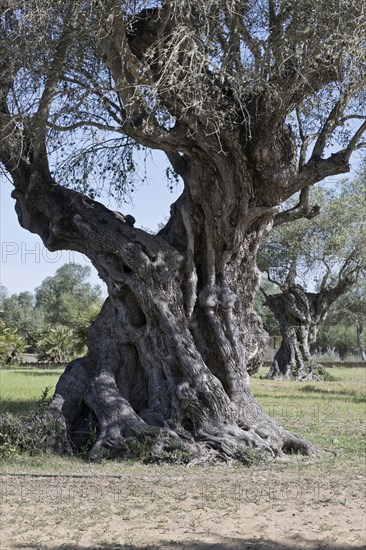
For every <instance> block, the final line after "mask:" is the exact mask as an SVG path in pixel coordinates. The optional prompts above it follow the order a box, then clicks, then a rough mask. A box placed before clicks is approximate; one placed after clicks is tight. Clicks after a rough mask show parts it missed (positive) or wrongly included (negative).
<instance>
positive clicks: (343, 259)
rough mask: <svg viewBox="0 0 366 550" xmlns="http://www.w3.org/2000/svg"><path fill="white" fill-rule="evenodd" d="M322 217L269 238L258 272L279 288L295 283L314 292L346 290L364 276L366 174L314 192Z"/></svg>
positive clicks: (289, 226)
mask: <svg viewBox="0 0 366 550" xmlns="http://www.w3.org/2000/svg"><path fill="white" fill-rule="evenodd" d="M311 197H312V205H313V206H312V208H314V209H320V214H319V215H317V216H316V217H315V218H314V219H312V220H311V221H309V220H306V219H302V220H297V221H295V222H294V223H290V224H284V225H279V226H278V227H275V228H274V229H273V230H272V231H271V233H270V234H269V236H268V238H267V240H266V241H265V243H264V244H263V246H262V248H261V251H260V255H259V266H260V268H261V269H262V270H263V271H265V272H266V273H267V275H268V279H269V280H270V281H271V282H272V283H274V284H276V285H278V286H281V285H285V284H286V283H295V282H296V283H299V284H301V286H303V287H304V288H305V290H309V291H315V292H318V291H320V290H322V289H323V288H328V289H329V288H332V287H333V286H334V287H335V286H336V285H337V284H340V283H341V282H342V281H343V282H345V281H348V282H349V284H352V283H353V284H354V283H355V282H357V280H358V278H359V277H361V276H365V270H366V170H365V169H364V170H363V171H362V172H361V173H360V175H359V176H358V177H357V178H355V179H354V180H352V181H349V180H343V181H341V182H339V183H338V184H337V185H335V186H333V187H331V188H329V187H323V188H318V189H316V190H313V192H312V195H311Z"/></svg>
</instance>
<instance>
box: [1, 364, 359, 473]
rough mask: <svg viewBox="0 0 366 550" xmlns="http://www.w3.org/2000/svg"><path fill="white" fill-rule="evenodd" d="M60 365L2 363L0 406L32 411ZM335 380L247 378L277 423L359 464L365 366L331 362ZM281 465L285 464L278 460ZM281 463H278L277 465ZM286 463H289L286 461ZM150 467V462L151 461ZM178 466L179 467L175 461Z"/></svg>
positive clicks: (16, 463)
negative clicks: (26, 366)
mask: <svg viewBox="0 0 366 550" xmlns="http://www.w3.org/2000/svg"><path fill="white" fill-rule="evenodd" d="M61 372H62V369H57V370H44V369H15V368H13V369H9V370H5V369H0V384H1V386H0V389H1V405H0V411H1V412H12V413H15V414H21V413H26V412H29V411H31V410H32V409H33V408H34V406H35V404H36V402H37V401H38V400H39V399H40V397H41V394H42V391H43V390H44V389H45V387H47V386H51V387H52V389H51V394H52V391H53V390H54V387H55V385H56V383H57V380H58V378H59V376H60V374H61ZM331 373H332V375H333V376H335V377H336V380H335V381H333V382H304V383H303V382H287V381H285V382H283V381H281V382H279V381H270V380H265V379H261V378H260V376H262V377H263V376H264V375H265V374H266V370H265V369H263V370H262V371H260V373H257V374H256V375H255V376H254V377H252V380H251V388H252V391H253V393H254V395H255V396H256V398H257V399H258V401H259V402H260V404H261V405H262V407H263V409H264V410H265V411H266V412H267V414H269V415H270V416H271V417H273V418H274V419H275V420H276V421H277V422H278V423H279V424H280V425H282V426H284V427H285V428H287V429H288V430H291V431H294V432H296V433H299V434H301V435H302V436H304V437H305V438H307V439H308V440H310V441H311V442H313V443H314V444H316V445H317V446H319V447H321V448H325V449H330V450H334V451H336V452H337V453H338V455H339V460H338V461H337V463H338V466H337V467H339V468H343V467H345V466H346V467H348V468H352V469H353V468H356V467H357V464H358V467H360V468H362V461H363V460H360V459H361V458H362V457H365V452H366V451H365V428H366V421H365V418H366V415H365V413H366V394H365V390H366V369H364V368H351V369H346V368H333V369H332V370H331ZM0 466H1V469H2V470H3V471H34V470H36V471H49V472H58V473H61V472H63V473H72V472H80V473H91V474H92V473H98V472H99V473H117V472H119V473H120V472H121V468H122V469H123V471H125V470H130V469H131V470H133V471H134V472H136V471H140V469H141V471H145V467H143V466H142V465H137V464H135V465H128V463H125V464H124V465H123V467H121V463H118V462H117V463H116V462H113V461H109V463H106V462H105V461H104V462H103V463H102V464H94V465H90V464H88V463H87V462H85V461H83V460H82V459H81V458H78V457H67V458H62V457H55V456H53V455H51V454H47V455H45V456H44V457H42V456H40V457H28V456H25V455H22V456H12V457H11V459H2V460H1V461H0ZM282 466H283V465H282ZM278 467H279V468H280V467H281V466H280V464H279V465H278ZM286 467H290V468H291V465H289V464H287V465H286ZM151 468H152V467H151ZM179 468H180V467H179Z"/></svg>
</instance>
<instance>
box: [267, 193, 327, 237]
mask: <svg viewBox="0 0 366 550" xmlns="http://www.w3.org/2000/svg"><path fill="white" fill-rule="evenodd" d="M319 213H320V207H319V206H318V205H317V204H315V205H314V206H310V204H309V187H305V188H304V189H302V190H301V193H300V200H299V202H298V204H297V205H296V206H295V207H294V208H290V209H289V210H285V211H284V212H279V213H278V214H276V215H275V216H274V220H273V226H274V227H276V226H277V225H282V224H283V223H288V222H292V221H295V220H299V219H301V218H307V219H308V220H311V219H312V218H315V216H318V214H319Z"/></svg>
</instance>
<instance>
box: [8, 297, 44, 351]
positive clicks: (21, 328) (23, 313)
mask: <svg viewBox="0 0 366 550" xmlns="http://www.w3.org/2000/svg"><path fill="white" fill-rule="evenodd" d="M1 317H2V319H3V320H4V322H5V324H6V325H7V326H9V327H11V328H12V329H15V330H17V332H18V334H19V335H21V336H23V337H24V338H25V339H26V340H27V343H28V346H29V351H31V352H32V351H34V350H35V344H36V342H37V340H38V339H39V337H40V335H41V333H42V332H43V330H44V315H43V312H42V311H40V310H39V308H35V301H34V296H33V294H32V293H31V292H21V293H20V294H13V295H12V296H10V297H4V298H3V300H2V313H1Z"/></svg>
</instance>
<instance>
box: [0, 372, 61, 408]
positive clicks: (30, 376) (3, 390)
mask: <svg viewBox="0 0 366 550" xmlns="http://www.w3.org/2000/svg"><path fill="white" fill-rule="evenodd" d="M62 372H63V369H52V370H51V369H50V370H48V369H47V370H46V369H36V368H35V369H33V368H32V369H30V368H27V369H20V368H19V369H18V368H11V369H0V413H3V412H10V413H13V414H21V413H27V412H30V411H31V410H32V409H34V406H35V404H36V402H37V401H38V400H39V399H40V397H41V394H42V391H43V390H44V389H45V388H46V387H50V395H52V393H53V391H54V389H55V386H56V384H57V381H58V379H59V378H60V375H61V373H62Z"/></svg>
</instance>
